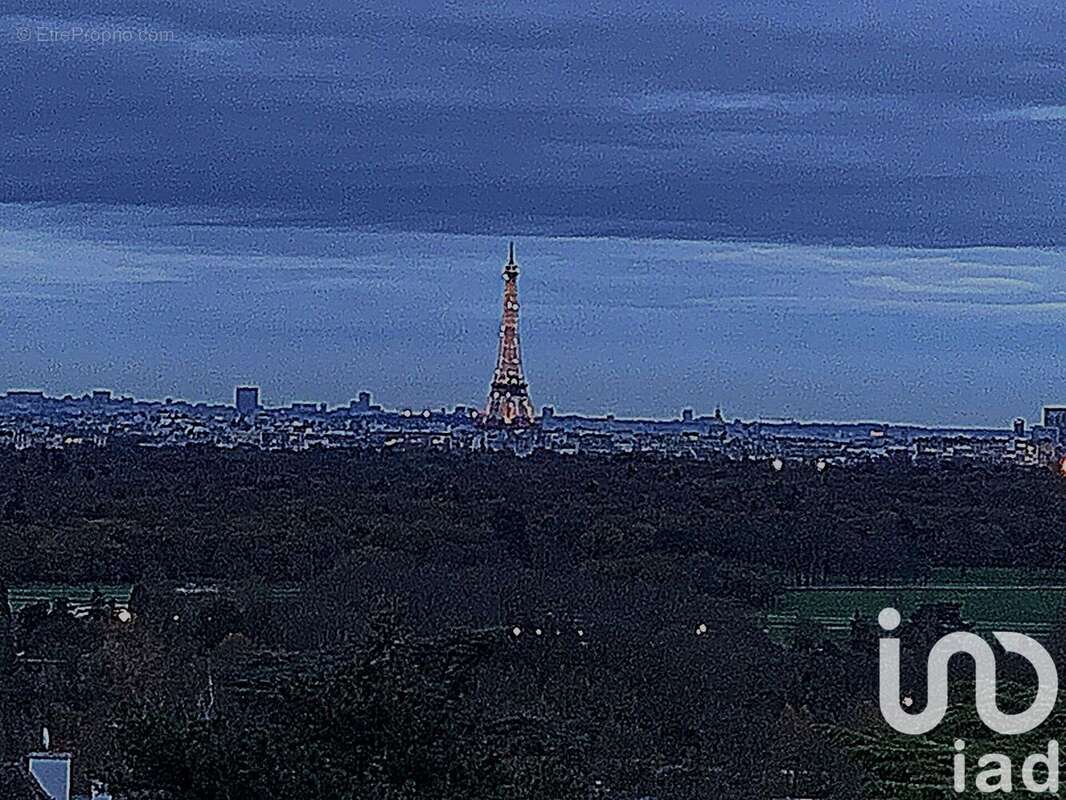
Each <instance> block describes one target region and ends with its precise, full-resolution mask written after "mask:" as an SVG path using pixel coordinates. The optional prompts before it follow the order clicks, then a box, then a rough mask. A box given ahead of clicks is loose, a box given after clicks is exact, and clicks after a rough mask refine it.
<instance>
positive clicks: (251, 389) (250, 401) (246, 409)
mask: <svg viewBox="0 0 1066 800" xmlns="http://www.w3.org/2000/svg"><path fill="white" fill-rule="evenodd" d="M234 405H235V406H236V408H237V413H238V414H240V415H241V416H242V417H250V416H252V415H253V414H255V412H256V411H258V410H259V387H258V386H238V387H237V393H236V398H235V402H234Z"/></svg>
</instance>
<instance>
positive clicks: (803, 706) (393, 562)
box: [0, 448, 1066, 800]
mask: <svg viewBox="0 0 1066 800" xmlns="http://www.w3.org/2000/svg"><path fill="white" fill-rule="evenodd" d="M1064 498H1066V481H1064V480H1063V479H1062V478H1061V477H1060V476H1058V475H1056V474H1054V473H1051V472H1047V471H1023V470H1003V471H984V470H977V469H938V470H917V469H914V468H910V467H906V468H904V467H898V466H896V467H893V466H876V467H869V468H865V469H848V470H832V469H830V470H828V471H826V472H824V473H819V472H816V471H815V470H814V469H813V468H810V467H799V466H797V467H787V468H786V469H785V470H784V471H782V472H780V473H777V472H774V471H773V470H772V469H771V468H770V466H769V465H768V464H706V463H682V462H662V461H652V460H627V459H604V460H596V459H588V458H583V459H566V458H559V457H533V458H529V459H515V458H512V457H502V456H501V457H491V456H481V457H478V456H472V455H462V456H460V455H455V456H444V455H428V454H427V455H415V454H408V455H401V454H395V455H379V454H352V453H327V452H310V453H303V454H291V453H263V452H258V451H250V452H243V451H239V452H223V451H218V450H211V449H205V450H197V449H185V450H148V449H140V448H130V449H122V448H111V449H104V450H83V451H81V450H80V451H50V452H46V451H25V452H22V453H14V452H11V451H4V452H2V453H0V590H3V589H4V588H5V587H11V586H19V587H25V586H27V585H30V584H48V585H50V586H57V585H58V586H63V585H71V586H74V585H79V586H84V585H89V584H132V585H133V586H134V587H135V588H134V591H133V596H132V600H131V609H130V610H131V612H132V620H131V621H126V622H123V621H120V619H119V618H118V616H117V615H116V613H115V610H114V609H113V608H109V607H108V605H107V603H106V601H105V599H104V598H102V597H101V598H98V599H97V601H96V603H95V604H94V607H93V608H92V609H91V611H90V613H89V614H88V615H87V616H81V617H78V618H76V617H75V616H74V615H73V614H72V613H70V612H69V610H68V608H67V607H66V605H65V604H64V603H62V602H56V603H53V604H51V605H50V606H49V605H37V606H29V607H27V608H25V609H23V610H21V611H20V612H19V613H18V614H16V615H14V616H13V617H12V615H10V614H9V613H8V609H7V605H6V604H0V734H2V736H0V748H2V749H3V752H2V753H0V761H2V760H4V758H6V759H12V758H15V757H17V756H18V755H19V754H20V753H23V752H25V751H26V750H27V749H29V748H30V747H32V746H33V744H34V741H35V739H36V736H37V733H38V731H39V730H40V727H41V725H43V724H47V725H48V726H49V727H50V728H51V730H52V731H53V735H54V736H55V737H56V738H57V739H58V744H60V745H61V746H65V747H69V748H70V749H71V750H73V751H74V752H75V754H76V770H77V774H78V778H79V780H83V781H84V780H85V779H86V778H88V777H90V776H91V777H99V778H104V779H106V780H108V781H109V782H110V784H111V786H112V788H113V789H114V790H116V791H118V792H119V793H123V794H125V795H127V796H136V795H137V794H138V793H140V794H143V795H144V796H153V797H154V796H158V797H173V798H197V799H199V798H204V799H205V800H207V799H209V798H210V799H213V798H241V799H243V798H249V800H250V799H251V798H273V797H278V798H281V797H285V798H313V797H323V798H345V797H353V798H355V797H359V798H383V799H384V798H435V799H439V800H449V799H450V798H456V799H457V800H458V799H459V798H462V799H463V800H473V799H477V798H492V797H500V798H509V799H514V798H554V799H556V800H559V799H563V798H587V797H627V798H628V797H633V798H637V797H659V798H677V799H678V800H687V798H697V797H699V798H706V797H715V798H731V797H738V798H739V797H786V796H804V797H818V798H830V797H840V798H848V799H849V800H853V799H854V798H859V797H900V798H902V797H919V796H922V797H925V796H929V797H933V796H947V795H949V794H950V792H949V788H950V783H949V780H950V773H949V771H948V770H949V766H947V765H949V763H950V762H949V759H950V749H949V748H950V741H951V740H950V738H949V739H948V740H947V743H946V744H945V745H944V746H943V747H941V748H940V749H937V746H936V743H935V742H928V741H923V743H922V744H923V746H924V747H926V751H927V752H929V753H933V755H932V756H930V757H929V763H928V764H927V765H925V766H923V767H922V769H923V770H927V771H928V774H929V776H930V777H929V778H928V781H929V785H928V786H926V787H922V786H919V785H917V784H918V783H920V781H917V780H916V779H915V778H914V770H915V764H916V763H917V762H918V761H919V760H920V758H919V757H918V756H913V754H910V753H909V751H908V750H906V747H909V746H911V744H912V743H910V742H900V741H898V739H894V738H893V737H890V736H889V735H888V729H887V727H886V726H885V724H884V723H883V721H882V720H881V719H880V717H879V715H878V712H877V707H876V700H877V655H876V653H877V641H876V639H877V636H878V632H877V630H876V629H875V627H874V624H873V620H867V619H857V620H856V621H855V623H854V625H853V629H852V631H851V634H850V636H845V637H838V638H837V639H835V640H834V639H831V638H828V637H826V636H825V635H824V633H823V632H822V631H820V630H819V629H818V628H817V627H815V626H812V625H801V626H799V627H798V628H797V629H796V630H795V631H794V632H793V633H792V634H790V635H789V636H788V637H787V640H785V641H782V640H780V639H774V638H772V637H771V636H770V635H769V634H768V633H767V632H766V625H765V614H766V612H767V611H769V610H771V609H772V608H773V606H774V603H775V597H776V596H777V595H778V593H779V592H780V591H781V589H782V588H784V587H787V586H796V585H812V584H819V583H824V582H830V581H846V582H848V583H855V584H861V583H885V582H899V581H921V580H924V579H926V578H928V577H929V576H930V575H932V574H933V571H934V570H937V569H940V568H944V567H953V568H963V569H966V570H971V569H972V570H977V569H979V568H980V569H985V568H990V567H1001V568H1011V569H1015V570H1018V569H1021V570H1025V569H1027V568H1035V567H1040V568H1042V569H1044V570H1047V569H1052V570H1053V569H1066V550H1064V548H1063V547H1062V544H1061V541H1062V535H1063V531H1066V504H1064V503H1063V500H1064ZM963 574H964V573H963ZM1042 574H1046V573H1042ZM5 594H6V592H5ZM957 613H958V610H953V609H950V608H943V607H941V608H933V609H926V610H925V611H923V613H921V614H918V615H916V616H915V618H914V619H912V620H909V621H908V622H907V623H905V625H904V627H903V629H902V633H901V635H902V636H905V637H910V638H911V639H912V641H913V642H914V643H915V647H914V648H913V649H914V650H915V651H916V652H921V653H923V654H924V652H925V651H924V650H922V647H924V646H926V645H925V644H923V643H926V642H932V641H933V640H934V638H935V637H936V636H938V635H939V634H940V633H941V632H942V631H943V630H947V629H949V628H952V627H954V626H956V625H957V624H959V621H958V619H957V618H956V617H955V615H957ZM962 613H963V614H964V613H965V609H963V610H962ZM1061 641H1066V637H1062V636H1060V635H1058V633H1057V632H1056V634H1054V635H1053V636H1052V641H1051V643H1050V645H1049V646H1050V647H1052V649H1054V650H1055V651H1056V653H1055V654H1056V655H1058V653H1059V651H1061V650H1062V649H1063V647H1060V646H1058V645H1057V644H1056V643H1057V642H1061ZM16 653H18V655H16ZM922 658H924V655H923V656H922ZM1005 664H1006V665H1007V671H1008V672H1009V673H1010V677H1012V678H1014V679H1015V680H1016V681H1017V691H1018V692H1020V693H1021V695H1022V696H1023V697H1024V694H1025V692H1026V691H1027V689H1026V685H1025V682H1026V680H1028V675H1027V674H1026V673H1025V671H1024V669H1019V670H1017V671H1016V672H1017V674H1014V672H1012V671H1011V668H1012V665H1011V663H1010V662H1009V660H1008V661H1005ZM1014 666H1017V665H1014ZM921 667H922V664H921V663H917V662H915V663H912V664H908V665H906V672H907V674H908V675H911V676H917V675H918V674H919V670H920V668H921ZM914 680H915V683H916V696H920V686H918V685H917V684H921V683H922V681H921V680H918V679H916V678H915V679H914ZM953 713H956V712H954V711H953ZM958 713H962V712H958ZM960 724H962V725H964V726H971V728H973V727H975V726H974V724H973V722H972V720H963V721H962V722H961V723H960ZM974 735H977V733H975V734H974ZM986 749H987V748H986Z"/></svg>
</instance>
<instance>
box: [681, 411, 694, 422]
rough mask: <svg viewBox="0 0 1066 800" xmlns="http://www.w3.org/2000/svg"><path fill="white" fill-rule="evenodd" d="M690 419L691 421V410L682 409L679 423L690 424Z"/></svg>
mask: <svg viewBox="0 0 1066 800" xmlns="http://www.w3.org/2000/svg"><path fill="white" fill-rule="evenodd" d="M692 419H693V412H692V409H691V408H683V409H681V421H682V422H692Z"/></svg>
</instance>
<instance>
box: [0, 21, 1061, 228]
mask: <svg viewBox="0 0 1066 800" xmlns="http://www.w3.org/2000/svg"><path fill="white" fill-rule="evenodd" d="M571 5H572V4H569V3H568V4H561V3H549V4H544V5H533V4H519V3H504V4H493V5H492V6H486V5H485V4H482V3H477V4H474V3H471V4H454V3H453V4H447V3H446V4H440V3H413V4H402V5H397V6H392V7H390V8H389V9H388V10H375V9H371V8H366V7H365V6H363V7H358V6H357V4H351V3H347V2H345V3H334V2H327V3H315V4H307V5H303V4H293V3H285V4H282V3H247V2H243V3H235V4H226V5H225V6H224V7H223V6H221V5H219V4H207V3H201V2H180V3H179V2H138V1H136V0H135V1H134V2H127V3H122V4H110V7H108V4H96V3H94V4H89V3H85V2H81V3H75V2H66V3H58V2H44V3H33V4H29V3H26V4H17V3H16V4H12V3H8V4H6V6H5V8H4V12H5V15H4V16H3V18H2V20H0V36H2V37H4V38H5V39H6V44H7V47H6V48H5V59H4V61H3V63H2V65H0V105H2V107H3V108H4V109H5V114H4V116H3V117H2V118H0V136H2V137H3V141H4V142H5V146H4V147H3V148H2V149H0V176H2V177H0V199H2V200H7V201H28V200H33V201H47V202H103V203H141V204H178V205H183V204H190V205H208V206H216V207H223V208H224V207H245V208H248V207H265V208H269V209H271V211H270V213H271V214H274V215H276V216H277V218H279V219H286V220H298V221H304V222H317V223H332V222H346V223H351V222H357V223H372V224H378V225H381V224H384V225H391V226H396V227H407V228H432V229H445V230H457V231H476V230H489V231H496V230H504V229H519V230H527V231H530V232H532V231H540V232H553V231H554V232H561V233H599V234H612V233H624V234H639V235H655V236H658V235H664V236H699V237H738V238H756V239H780V240H795V241H803V240H811V241H851V242H877V243H896V244H920V245H921V244H924V245H928V244H935V245H943V244H963V243H1001V244H1056V243H1062V242H1063V241H1064V240H1066V222H1063V220H1064V219H1066V217H1064V215H1063V213H1062V211H1063V210H1064V209H1063V201H1062V200H1061V198H1062V197H1063V189H1064V188H1066V187H1064V186H1063V182H1064V180H1063V178H1062V177H1061V176H1063V175H1064V174H1066V170H1064V168H1066V163H1064V162H1066V150H1064V149H1063V148H1062V147H1061V141H1062V135H1063V131H1064V130H1066V128H1064V127H1063V126H1064V125H1066V122H1064V121H1063V118H1064V116H1066V115H1064V114H1063V113H1062V108H1063V107H1066V81H1064V80H1063V78H1064V77H1066V36H1064V34H1066V19H1064V18H1062V17H1061V15H1057V14H1054V13H1052V10H1049V9H1048V8H1047V7H1046V6H1043V5H1040V4H1022V3H1013V4H1010V5H1009V7H1007V6H1005V5H1004V4H1000V3H991V2H989V3H979V2H968V3H962V2H947V3H941V4H937V5H936V8H935V10H934V9H933V8H932V7H931V6H930V5H929V4H924V3H908V2H903V3H900V2H894V3H873V2H867V3H863V4H855V3H846V4H845V3H838V2H820V3H800V4H797V3H786V2H784V0H779V1H778V2H765V1H764V2H758V3H751V2H746V3H739V2H736V3H722V4H714V5H713V6H709V4H705V3H698V4H697V3H672V4H665V5H664V4H659V3H656V4H651V3H631V4H623V5H622V6H619V5H618V4H616V3H612V4H605V3H592V4H588V5H582V7H581V9H580V10H579V11H577V12H575V11H574V10H573V9H571V8H570V6H571ZM74 29H78V30H80V31H82V35H81V36H80V37H78V38H76V39H75V40H73V41H61V40H57V34H60V35H61V34H64V33H66V34H69V33H70V32H71V31H73V30H74ZM107 31H131V32H133V36H132V40H131V41H126V42H100V41H97V42H93V41H88V40H87V38H88V34H89V32H96V33H106V32H107ZM27 32H29V35H27ZM143 32H148V34H150V35H148V36H145V35H143ZM27 38H28V39H29V41H21V39H27ZM68 38H70V37H68ZM160 39H161V40H160Z"/></svg>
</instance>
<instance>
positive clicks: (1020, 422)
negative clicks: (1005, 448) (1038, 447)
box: [1014, 417, 1025, 436]
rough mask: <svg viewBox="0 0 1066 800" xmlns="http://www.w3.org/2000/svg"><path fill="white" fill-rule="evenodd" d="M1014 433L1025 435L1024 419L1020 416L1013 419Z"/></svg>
mask: <svg viewBox="0 0 1066 800" xmlns="http://www.w3.org/2000/svg"><path fill="white" fill-rule="evenodd" d="M1014 435H1015V436H1025V420H1024V419H1022V418H1021V417H1018V418H1017V419H1016V420H1014Z"/></svg>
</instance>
